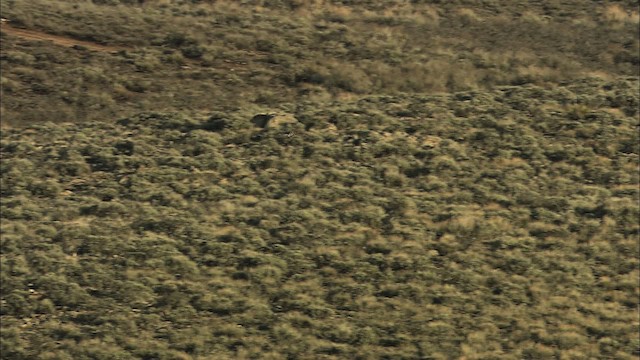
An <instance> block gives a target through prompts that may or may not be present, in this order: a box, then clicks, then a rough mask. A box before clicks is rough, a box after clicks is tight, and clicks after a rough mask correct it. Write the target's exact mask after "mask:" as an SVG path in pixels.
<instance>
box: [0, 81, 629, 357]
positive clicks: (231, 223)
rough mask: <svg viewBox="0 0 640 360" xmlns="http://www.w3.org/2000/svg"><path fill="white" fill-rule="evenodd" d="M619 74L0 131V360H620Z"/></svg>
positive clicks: (623, 119)
mask: <svg viewBox="0 0 640 360" xmlns="http://www.w3.org/2000/svg"><path fill="white" fill-rule="evenodd" d="M637 88H638V81H637V79H630V80H620V81H611V82H607V81H603V80H597V79H591V80H588V81H587V80H585V81H582V82H575V83H572V84H570V85H564V86H560V87H558V88H556V89H553V90H548V89H545V88H543V87H538V86H533V85H524V86H510V87H501V88H498V89H496V90H493V91H466V92H458V93H455V94H451V95H438V96H436V95H402V96H365V97H362V98H361V99H358V100H355V101H352V102H334V103H328V104H324V105H322V106H319V105H318V104H315V103H313V102H300V103H299V104H297V105H296V106H291V107H288V108H287V107H283V108H279V109H277V111H279V112H284V113H288V114H289V115H288V116H289V117H291V116H293V117H295V118H296V119H297V120H298V123H293V124H282V125H280V126H273V127H271V128H269V129H261V128H257V127H255V126H254V125H253V124H252V123H251V121H250V120H251V118H252V117H253V116H254V115H256V114H258V113H261V112H269V111H270V110H273V109H269V108H258V107H254V108H247V109H243V110H238V111H235V112H218V113H212V114H209V115H207V116H201V117H193V116H186V115H184V114H179V113H174V114H169V113H142V114H139V115H136V116H132V117H127V118H123V119H120V120H119V121H117V122H87V123H84V124H80V125H77V124H76V125H71V124H53V123H46V124H41V125H34V126H30V127H26V128H24V129H13V130H6V131H3V133H2V143H1V149H0V150H1V153H2V158H3V159H2V165H1V166H2V183H1V184H2V187H1V194H0V195H2V207H1V210H2V211H1V216H2V237H1V242H0V251H1V253H2V255H1V256H0V260H1V261H2V266H1V267H0V276H1V277H0V280H1V281H0V287H1V288H0V290H1V293H2V300H1V303H0V316H1V321H2V327H3V329H2V330H3V331H2V332H1V333H0V334H1V336H2V342H1V344H2V345H1V346H2V348H1V349H0V350H1V351H2V354H3V357H5V358H7V359H9V358H10V359H191V358H196V359H372V358H379V359H452V358H466V359H488V358H493V359H545V358H558V359H586V358H616V359H634V358H636V357H637V356H638V355H640V354H639V353H638V349H639V346H640V343H639V342H638V337H637V333H638V322H637V299H638V286H637V279H638V276H639V272H638V264H639V262H638V256H639V254H638V246H637V242H636V241H637V235H638V230H639V226H638V216H639V209H638V200H639V194H638V184H639V178H638V176H639V174H638V154H639V151H638V132H637V126H638V120H637V115H638V113H637V110H638V102H639V99H638V94H637V92H636V89H637Z"/></svg>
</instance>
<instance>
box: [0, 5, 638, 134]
mask: <svg viewBox="0 0 640 360" xmlns="http://www.w3.org/2000/svg"><path fill="white" fill-rule="evenodd" d="M0 6H1V7H2V16H3V17H5V18H8V19H10V20H11V22H10V24H12V25H13V26H14V27H23V28H27V29H31V30H39V31H43V32H46V33H50V34H55V35H59V36H66V37H69V38H71V39H79V40H84V41H92V42H95V43H98V44H102V45H110V46H116V47H120V48H122V49H120V50H119V51H116V50H114V53H111V54H109V53H101V52H92V51H88V50H86V49H83V48H82V47H76V48H65V47H61V46H57V45H53V44H51V43H49V42H46V41H43V42H38V41H28V40H24V39H20V38H17V37H15V36H11V35H9V34H8V33H3V35H2V49H1V50H0V55H1V56H0V65H1V66H2V69H3V71H2V79H1V82H0V86H1V88H2V92H3V103H2V109H1V111H2V115H3V121H4V123H5V125H12V126H19V125H24V124H29V123H38V122H41V121H45V120H48V121H56V122H65V121H74V122H81V121H86V120H105V119H111V118H113V117H114V115H116V116H117V117H124V116H129V115H131V114H134V113H137V112H140V111H180V112H183V111H185V110H187V109H188V110H193V111H197V110H203V111H212V110H221V109H222V110H225V111H226V110H233V109H237V108H243V107H244V105H245V104H247V103H259V104H263V105H269V106H275V105H279V104H285V103H292V102H297V101H299V100H300V99H304V100H310V101H314V102H320V101H328V100H332V99H341V98H343V97H349V96H352V95H353V94H375V95H379V94H397V93H400V92H423V93H439V92H447V91H463V90H474V89H479V90H482V89H491V88H493V87H494V86H497V85H520V84H537V85H544V84H557V83H559V82H563V81H569V80H573V79H578V78H583V77H588V76H598V77H601V78H604V79H609V80H610V79H615V78H617V77H618V76H637V75H638V65H640V60H639V57H638V53H639V51H640V50H639V46H638V39H639V32H638V9H637V2H634V1H604V2H593V1H559V0H549V1H544V2H531V1H523V0H520V1H514V0H491V1H482V2H477V1H411V2H408V1H404V0H403V1H399V0H385V1H338V0H331V1H328V0H327V1H313V0H280V1H270V0H248V1H235V0H217V1H186V0H146V1H133V0H126V1H125V0H100V1H98V0H94V1H89V0H30V1H15V0H0ZM51 109H55V110H51Z"/></svg>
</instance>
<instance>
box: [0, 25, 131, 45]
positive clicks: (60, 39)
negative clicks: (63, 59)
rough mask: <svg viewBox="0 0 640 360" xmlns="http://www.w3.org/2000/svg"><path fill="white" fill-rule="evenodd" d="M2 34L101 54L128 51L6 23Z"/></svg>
mask: <svg viewBox="0 0 640 360" xmlns="http://www.w3.org/2000/svg"><path fill="white" fill-rule="evenodd" d="M0 30H2V32H4V33H6V34H7V35H9V36H15V37H19V38H23V39H27V40H36V41H50V42H52V43H54V44H56V45H60V46H66V47H78V46H82V47H84V48H86V49H87V50H92V51H100V52H117V51H120V50H125V49H127V48H126V47H122V46H111V45H102V44H97V43H94V42H90V41H83V40H77V39H73V38H70V37H65V36H60V35H52V34H48V33H45V32H42V31H37V30H27V29H20V28H17V27H13V26H11V25H9V24H8V23H6V22H3V23H2V27H1V28H0Z"/></svg>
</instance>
